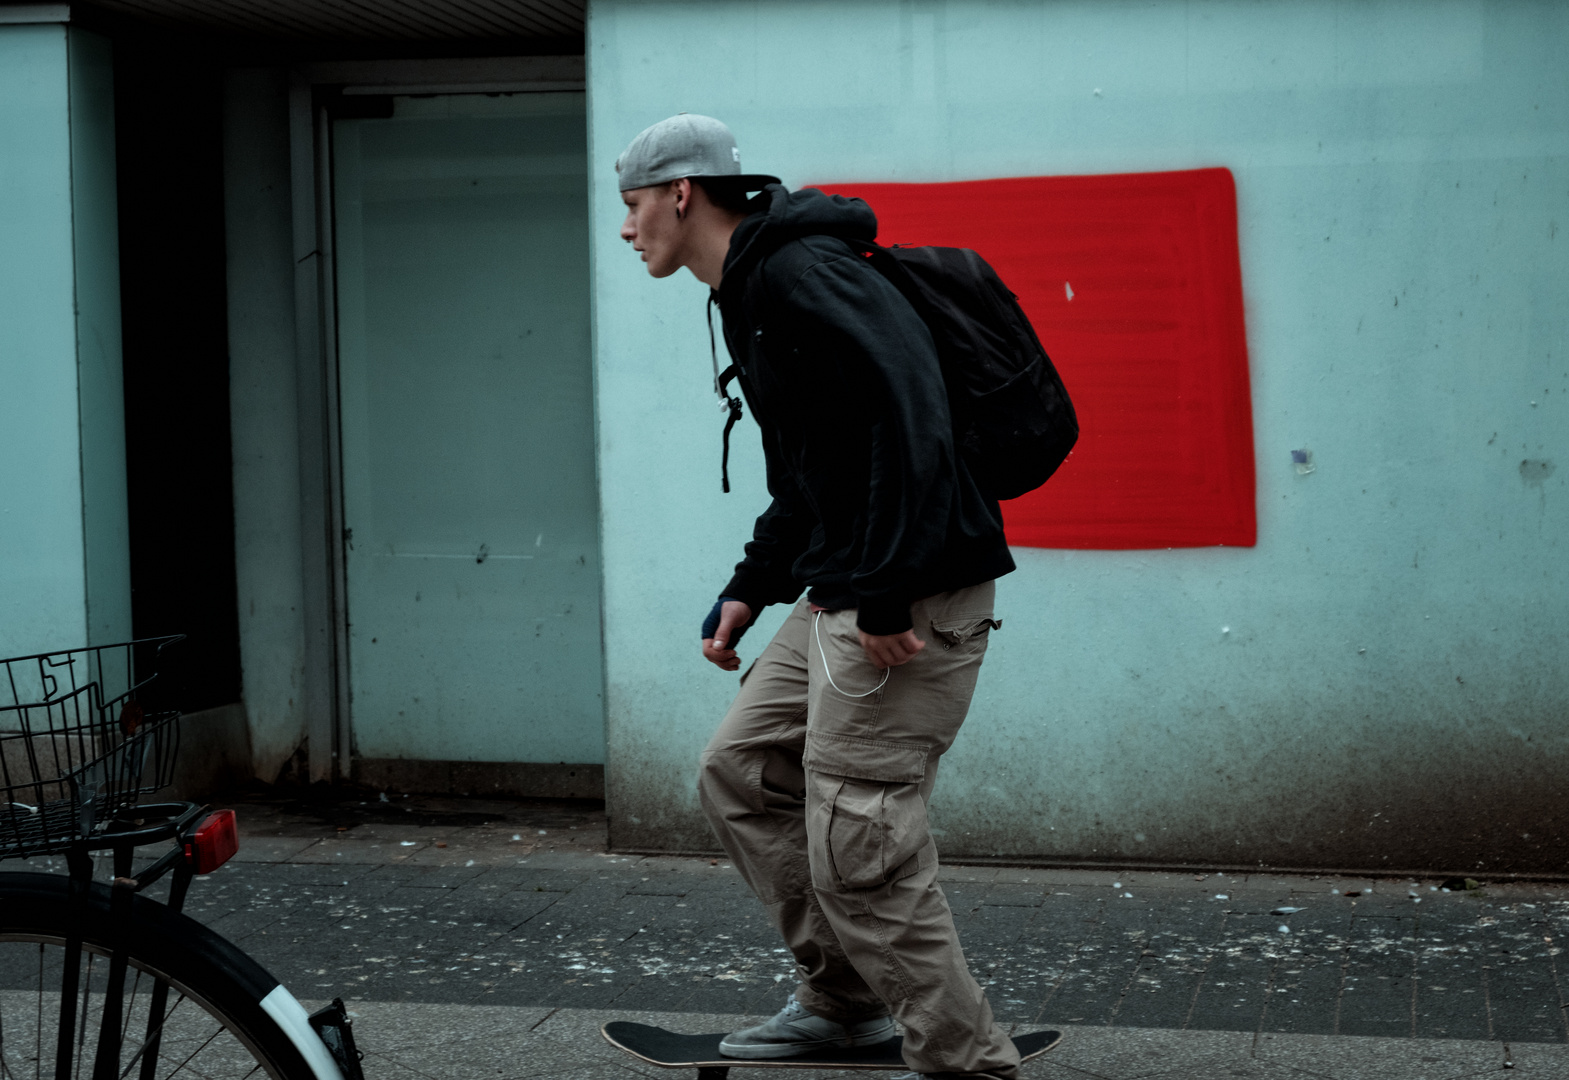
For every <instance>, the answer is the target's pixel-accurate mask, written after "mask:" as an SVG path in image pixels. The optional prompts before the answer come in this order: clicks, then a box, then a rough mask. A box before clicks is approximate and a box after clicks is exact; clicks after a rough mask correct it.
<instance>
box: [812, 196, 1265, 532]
mask: <svg viewBox="0 0 1569 1080" xmlns="http://www.w3.org/2000/svg"><path fill="white" fill-rule="evenodd" d="M818 186H820V187H821V188H822V190H824V191H827V192H831V193H835V194H841V195H853V196H856V197H859V198H862V199H865V200H866V201H867V202H868V203H869V204H870V205H871V207H872V209H873V210H874V211H876V213H877V218H878V222H879V226H878V239H879V240H880V242H882V243H883V244H911V245H921V244H933V245H939V246H945V247H967V248H973V249H974V250H976V251H978V252H979V253H980V254H981V256H982V257H983V258H985V259H986V261H987V262H989V263H991V265H992V266H993V267H994V268H995V269H996V270H997V273H998V274H999V275H1000V276H1001V277H1002V280H1003V281H1004V282H1005V283H1006V284H1007V285H1008V287H1009V288H1011V289H1012V290H1013V291H1014V292H1015V293H1016V294H1017V295H1018V297H1019V302H1020V304H1021V306H1023V308H1024V311H1025V313H1026V314H1027V315H1028V316H1029V317H1030V321H1031V322H1032V323H1033V324H1034V326H1035V330H1036V333H1038V334H1039V335H1040V339H1041V343H1042V344H1043V345H1045V346H1046V351H1047V353H1048V354H1049V355H1050V356H1051V358H1052V362H1053V363H1054V364H1056V366H1057V370H1058V371H1059V372H1060V373H1061V374H1062V378H1063V382H1064V383H1065V384H1066V385H1067V387H1068V393H1069V395H1070V396H1071V397H1072V399H1073V405H1074V409H1075V410H1076V411H1077V413H1078V417H1079V426H1080V436H1079V443H1078V445H1077V447H1075V449H1074V451H1073V454H1072V455H1071V456H1070V457H1069V458H1068V460H1067V461H1066V462H1065V463H1064V464H1063V466H1062V468H1061V469H1059V470H1058V472H1057V474H1056V475H1055V476H1054V477H1052V479H1051V480H1050V481H1049V482H1048V483H1047V484H1046V486H1045V487H1043V488H1040V489H1038V490H1036V491H1033V492H1031V493H1029V494H1028V495H1025V496H1024V497H1022V498H1019V499H1015V500H1013V501H1011V502H1006V503H1003V504H1002V505H1003V516H1004V518H1005V520H1006V523H1007V531H1008V540H1009V542H1010V543H1013V544H1019V545H1025V546H1030V547H1051V548H1162V547H1201V546H1207V545H1212V544H1230V545H1239V546H1248V545H1251V544H1253V543H1254V542H1255V539H1256V537H1257V518H1256V514H1255V507H1254V476H1253V414H1252V401H1251V396H1250V393H1249V388H1248V355H1247V338H1246V334H1245V331H1244V327H1243V318H1242V271H1241V266H1240V263H1239V261H1238V254H1237V202H1236V189H1235V187H1234V185H1233V182H1232V178H1231V172H1230V171H1229V170H1227V169H1195V170H1189V171H1184V172H1166V173H1128V174H1124V175H1114V176H1043V177H1028V178H1022V179H1009V180H974V181H962V182H958V183H942V184H881V183H868V184H859V183H858V184H824V185H818Z"/></svg>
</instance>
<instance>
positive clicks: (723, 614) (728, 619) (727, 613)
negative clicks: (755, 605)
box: [703, 600, 752, 671]
mask: <svg viewBox="0 0 1569 1080" xmlns="http://www.w3.org/2000/svg"><path fill="white" fill-rule="evenodd" d="M751 621H752V609H751V607H749V606H748V605H746V604H743V603H742V602H741V601H739V600H726V601H725V602H724V603H723V604H722V605H720V608H719V628H718V629H717V630H715V631H714V636H713V637H711V638H704V639H703V659H705V660H707V661H709V662H710V663H713V664H717V665H719V666H720V667H721V668H724V670H726V671H734V670H736V669H737V668H738V667H740V666H741V658H740V657H739V656H737V655H736V654H735V650H734V649H732V648H730V641H731V639H732V638H734V636H735V631H736V630H737V629H738V628H740V627H743V626H745V625H746V624H747V623H749V622H751Z"/></svg>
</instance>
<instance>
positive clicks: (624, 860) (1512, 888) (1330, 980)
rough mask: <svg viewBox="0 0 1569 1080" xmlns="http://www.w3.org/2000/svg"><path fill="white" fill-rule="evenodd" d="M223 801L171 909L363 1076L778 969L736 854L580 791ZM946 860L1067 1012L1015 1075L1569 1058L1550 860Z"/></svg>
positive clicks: (748, 998)
mask: <svg viewBox="0 0 1569 1080" xmlns="http://www.w3.org/2000/svg"><path fill="white" fill-rule="evenodd" d="M238 809H239V811H240V814H241V818H242V822H243V828H242V833H243V838H242V850H241V853H240V855H239V856H238V857H237V858H236V860H234V861H233V862H231V863H230V864H229V865H228V866H226V867H224V868H223V869H222V870H221V871H219V872H218V873H216V874H213V875H211V876H210V877H207V878H204V879H199V880H198V883H197V884H196V885H195V886H194V887H193V890H192V895H191V899H190V902H189V904H188V906H187V911H188V912H189V913H190V914H192V915H193V916H195V917H197V918H199V919H201V920H202V921H204V922H206V923H207V924H209V925H211V926H212V927H214V928H215V929H217V930H218V931H219V932H221V933H223V934H224V935H226V936H227V937H229V938H230V939H231V940H233V941H235V942H236V943H237V944H239V945H240V946H241V947H242V948H243V949H245V950H246V951H247V952H249V953H251V954H252V955H253V956H255V957H256V958H257V959H258V960H260V961H261V962H262V963H263V964H264V965H265V966H267V967H268V968H269V969H270V970H271V971H272V972H273V973H274V974H275V975H277V976H278V977H279V978H280V979H282V980H283V981H284V982H285V983H286V984H287V985H288V986H289V987H290V988H291V989H292V990H293V991H294V992H295V993H296V994H297V995H298V996H299V997H300V998H302V999H327V998H330V997H333V996H335V995H342V996H344V997H345V998H347V999H349V1000H350V1001H351V1002H352V1003H353V1007H354V1009H355V1010H356V1011H358V1012H359V1013H360V1014H361V1016H362V1024H361V1026H362V1028H363V1035H362V1041H363V1043H364V1046H365V1048H366V1049H367V1050H368V1051H369V1052H370V1053H371V1054H372V1055H373V1059H374V1060H375V1061H377V1062H378V1069H377V1070H373V1071H372V1072H371V1074H370V1075H374V1076H407V1077H410V1078H411V1080H412V1078H413V1077H417V1076H425V1077H429V1078H433V1080H435V1078H439V1080H445V1078H446V1077H449V1076H450V1077H454V1078H457V1077H464V1078H468V1077H490V1078H497V1080H506V1078H509V1077H514V1076H517V1077H522V1076H534V1075H541V1076H543V1075H555V1076H566V1075H572V1076H578V1075H582V1076H589V1075H594V1076H625V1075H626V1074H627V1072H628V1071H629V1070H630V1071H633V1072H639V1071H642V1072H653V1073H656V1074H657V1073H658V1072H659V1071H658V1070H649V1069H647V1068H646V1067H642V1066H638V1067H637V1068H634V1067H633V1066H634V1065H636V1063H634V1062H632V1061H631V1060H630V1059H627V1058H624V1057H622V1056H621V1055H618V1054H616V1053H614V1052H613V1051H610V1050H609V1048H608V1047H606V1046H605V1045H604V1044H603V1043H602V1042H600V1041H599V1040H598V1039H597V1037H596V1036H595V1032H596V1031H597V1025H598V1024H599V1023H602V1022H604V1020H606V1019H614V1018H625V1017H632V1018H640V1017H646V1016H647V1015H649V1014H658V1016H657V1017H656V1018H655V1020H654V1021H653V1022H664V1023H666V1024H668V1025H671V1026H682V1027H684V1028H685V1029H687V1030H697V1029H703V1028H707V1029H710V1030H725V1029H727V1028H729V1027H733V1026H735V1025H736V1024H737V1023H739V1022H740V1020H739V1018H741V1017H746V1016H760V1015H764V1014H767V1013H771V1012H773V1011H774V1010H775V1009H776V1008H777V1007H778V1006H779V1005H780V1004H781V1003H782V1001H783V998H784V995H785V994H786V993H787V992H788V991H789V989H790V987H791V986H792V985H793V982H792V980H793V975H792V965H791V963H790V961H789V957H788V955H787V954H786V953H785V951H784V950H783V948H782V947H781V946H780V945H779V944H778V942H777V939H776V938H775V936H774V934H773V932H772V930H771V929H770V928H769V926H768V925H767V923H766V921H765V920H764V918H763V915H762V912H761V909H760V907H759V906H758V905H757V903H756V901H755V900H754V899H753V898H752V897H751V895H750V894H749V893H748V892H747V890H746V888H745V886H744V885H743V883H742V882H741V880H740V878H739V876H738V875H737V874H736V873H735V871H734V870H733V869H732V868H731V867H730V866H729V865H728V863H727V862H725V861H724V860H722V859H707V858H671V857H638V856H629V855H615V854H608V853H606V852H605V851H604V820H603V815H602V812H601V811H599V810H598V809H597V808H594V807H591V806H590V807H573V806H570V805H566V806H563V805H553V804H522V803H500V802H494V803H481V802H472V801H471V802H460V801H457V800H450V801H442V800H428V799H427V800H410V801H408V802H402V801H400V800H398V799H396V798H395V799H393V800H389V801H388V803H386V804H382V803H381V802H380V800H379V799H376V798H375V797H374V796H373V797H371V799H369V800H367V803H366V806H365V808H364V809H363V810H362V809H360V808H358V807H355V806H353V805H348V806H339V807H335V808H329V809H328V810H327V811H322V810H320V809H319V808H317V809H311V808H306V807H302V806H300V805H298V804H291V803H288V802H286V801H280V802H273V803H268V802H252V803H250V804H248V805H243V806H240V807H239V808H238ZM942 881H943V887H944V889H945V891H946V892H947V894H948V897H949V902H950V904H951V905H952V907H953V909H954V913H955V917H956V920H957V922H958V926H959V932H960V935H961V938H962V940H963V942H964V945H965V949H966V953H967V955H968V956H969V958H970V963H971V967H972V970H974V971H975V972H976V974H977V977H979V978H980V979H981V980H982V981H983V982H984V983H986V985H987V989H988V994H989V995H990V997H991V1000H992V1004H993V1008H994V1009H995V1011H996V1013H997V1015H998V1018H999V1020H1000V1021H1001V1022H1003V1023H1004V1024H1006V1025H1009V1026H1010V1027H1011V1028H1013V1029H1014V1030H1018V1031H1025V1030H1033V1029H1035V1028H1038V1027H1053V1028H1060V1029H1063V1030H1065V1031H1066V1032H1068V1035H1069V1037H1068V1038H1067V1039H1066V1040H1065V1041H1064V1043H1063V1046H1062V1047H1061V1048H1059V1050H1057V1051H1053V1052H1052V1053H1051V1054H1049V1055H1048V1056H1047V1057H1046V1058H1045V1059H1043V1060H1042V1062H1040V1063H1038V1064H1036V1065H1032V1066H1031V1069H1030V1072H1029V1073H1028V1075H1035V1076H1047V1075H1050V1076H1057V1075H1061V1076H1064V1077H1066V1076H1102V1077H1116V1078H1121V1077H1134V1076H1152V1077H1153V1076H1166V1077H1172V1078H1176V1077H1187V1076H1195V1077H1196V1076H1206V1077H1207V1076H1226V1075H1234V1076H1260V1077H1264V1076H1287V1075H1290V1076H1302V1075H1316V1076H1332V1077H1336V1078H1342V1077H1352V1076H1356V1077H1361V1076H1368V1077H1374V1076H1377V1077H1386V1076H1387V1077H1402V1078H1403V1077H1407V1076H1409V1077H1419V1076H1421V1077H1427V1076H1433V1077H1439V1076H1462V1075H1465V1076H1469V1075H1474V1074H1478V1073H1481V1072H1490V1071H1496V1070H1500V1069H1503V1068H1505V1067H1506V1066H1505V1063H1506V1062H1508V1063H1510V1067H1511V1068H1513V1069H1514V1070H1515V1071H1516V1072H1522V1073H1529V1074H1531V1075H1541V1076H1555V1077H1561V1078H1569V1045H1566V1044H1569V1008H1566V1003H1569V997H1566V994H1565V992H1566V990H1569V987H1566V986H1565V985H1564V979H1565V978H1566V977H1569V971H1560V968H1561V967H1562V966H1563V965H1561V964H1560V962H1559V955H1560V948H1559V946H1558V944H1557V943H1558V942H1559V941H1560V940H1562V939H1563V937H1564V936H1565V934H1566V933H1569V887H1566V886H1561V885H1530V884H1505V883H1493V884H1488V885H1486V886H1485V887H1484V888H1481V889H1476V890H1471V891H1460V892H1443V891H1441V890H1440V889H1439V885H1440V883H1439V882H1438V881H1436V880H1435V881H1421V880H1402V881H1393V880H1388V879H1381V880H1366V879H1361V880H1358V879H1347V878H1330V877H1317V878H1314V877H1294V876H1284V875H1270V874H1260V875H1226V874H1209V875H1203V874H1179V873H1151V872H1145V871H1128V872H1123V873H1118V872H1113V871H1103V870H1041V869H1012V868H995V867H966V866H950V867H947V868H945V869H944V871H943V873H942ZM487 1033H488V1034H487ZM541 1040H543V1041H541ZM536 1043H537V1046H535V1044H536ZM530 1046H534V1047H535V1048H534V1049H529V1047H530ZM438 1047H447V1049H446V1050H438ZM508 1047H510V1049H506V1048H508ZM546 1058H548V1059H549V1060H548V1063H547V1061H546ZM1282 1070H1284V1071H1282ZM754 1071H755V1070H737V1071H735V1072H733V1073H732V1076H735V1077H737V1078H738V1080H739V1078H741V1077H745V1076H747V1075H750V1074H751V1073H753V1072H754ZM662 1075H666V1076H668V1075H673V1074H669V1073H664V1074H662ZM757 1075H758V1076H762V1075H764V1074H762V1073H757ZM768 1075H770V1076H773V1075H777V1074H772V1073H770V1074H768ZM790 1075H801V1074H790Z"/></svg>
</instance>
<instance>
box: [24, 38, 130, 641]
mask: <svg viewBox="0 0 1569 1080" xmlns="http://www.w3.org/2000/svg"><path fill="white" fill-rule="evenodd" d="M111 72H112V67H111V60H110V53H109V46H108V43H107V42H105V41H103V40H102V39H100V38H96V37H94V36H92V35H89V34H84V33H82V32H80V31H76V30H70V31H68V30H67V29H66V28H65V27H63V26H54V25H38V26H0V655H15V654H17V653H23V652H36V651H40V650H45V649H61V648H73V647H76V646H80V645H83V644H86V643H88V642H94V643H101V642H105V641H115V640H123V639H125V638H127V637H129V636H130V630H131V625H130V622H131V620H130V573H129V565H130V564H129V555H128V552H127V547H126V532H127V528H126V511H125V433H124V408H123V402H122V394H121V369H120V310H119V254H118V233H117V224H116V214H115V174H114V111H113V96H112V83H111Z"/></svg>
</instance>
